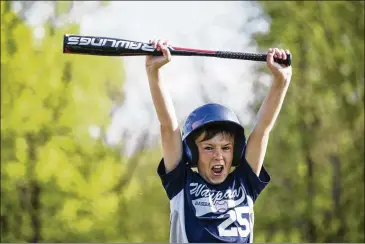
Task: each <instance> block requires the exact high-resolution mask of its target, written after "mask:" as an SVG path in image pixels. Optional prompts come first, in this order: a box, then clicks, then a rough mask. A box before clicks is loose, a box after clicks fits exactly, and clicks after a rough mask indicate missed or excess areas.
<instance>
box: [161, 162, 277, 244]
mask: <svg viewBox="0 0 365 244" xmlns="http://www.w3.org/2000/svg"><path fill="white" fill-rule="evenodd" d="M157 172H158V174H159V176H160V178H161V181H162V185H163V187H164V188H165V191H166V193H167V196H168V198H169V199H170V243H194V242H195V243H198V242H210V243H212V242H241V243H252V242H253V225H254V211H253V204H254V202H255V200H256V198H257V197H258V195H259V194H260V192H261V191H262V190H263V189H264V188H265V187H266V185H267V184H268V183H269V182H270V176H269V174H268V172H267V171H266V169H265V168H264V167H262V169H261V172H260V175H259V177H257V175H256V174H255V173H254V172H253V171H252V169H251V167H250V166H249V165H248V163H247V161H246V160H244V159H242V162H241V164H240V165H239V166H238V167H236V168H235V169H234V170H233V171H232V172H231V173H230V174H229V175H228V176H227V178H226V179H225V181H224V182H222V183H221V184H218V185H213V184H209V183H207V182H206V181H205V180H204V179H203V178H202V177H201V176H200V175H199V174H198V173H197V172H194V171H193V170H192V169H191V168H190V167H188V166H187V165H186V164H185V163H184V162H183V161H182V162H180V163H179V164H178V166H177V167H176V168H175V169H174V170H173V171H171V172H169V173H167V174H166V170H165V165H164V162H163V159H162V160H161V162H160V164H159V166H158V169H157Z"/></svg>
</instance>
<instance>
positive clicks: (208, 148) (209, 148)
mask: <svg viewBox="0 0 365 244" xmlns="http://www.w3.org/2000/svg"><path fill="white" fill-rule="evenodd" d="M204 149H205V150H213V147H204Z"/></svg>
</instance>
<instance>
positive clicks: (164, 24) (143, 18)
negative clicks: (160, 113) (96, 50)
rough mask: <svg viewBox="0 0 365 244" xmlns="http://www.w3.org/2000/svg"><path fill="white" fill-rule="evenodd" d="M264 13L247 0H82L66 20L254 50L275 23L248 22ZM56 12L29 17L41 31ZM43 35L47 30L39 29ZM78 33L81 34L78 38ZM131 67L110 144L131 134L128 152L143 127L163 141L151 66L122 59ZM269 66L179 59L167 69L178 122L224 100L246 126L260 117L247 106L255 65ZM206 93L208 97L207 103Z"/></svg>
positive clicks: (185, 43) (139, 37)
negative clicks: (102, 3) (102, 2)
mask: <svg viewBox="0 0 365 244" xmlns="http://www.w3.org/2000/svg"><path fill="white" fill-rule="evenodd" d="M40 12H41V13H42V15H40V14H39V13H40ZM260 12H261V10H260V9H259V8H258V7H257V6H256V5H254V6H252V3H251V2H248V1H241V2H240V1H231V2H229V1H224V2H223V1H211V2H208V1H202V2H199V1H187V2H183V1H158V2H157V1H156V2H153V1H149V2H143V1H134V2H128V1H110V4H109V5H108V6H106V7H103V8H100V7H98V5H97V4H96V3H94V2H87V1H85V2H77V3H76V4H75V6H74V9H73V10H72V11H71V13H70V14H69V15H68V16H67V18H66V19H63V20H62V21H63V23H65V22H77V23H79V24H80V27H81V31H80V33H79V34H81V35H93V36H107V37H116V38H121V39H128V40H136V41H143V42H148V40H150V39H153V38H160V39H166V40H169V42H170V43H171V45H173V46H180V47H190V48H200V49H211V50H222V51H237V52H254V53H257V52H259V53H262V52H263V51H262V50H260V51H258V49H257V47H256V46H255V45H254V44H252V43H251V40H250V34H251V33H253V32H266V31H267V30H268V28H269V24H268V22H267V21H266V20H265V19H258V20H256V21H255V22H248V20H249V19H250V18H253V17H256V16H258V14H260ZM47 14H49V15H50V14H52V7H51V5H50V4H49V2H48V3H47V2H43V3H42V2H40V3H37V7H36V8H34V9H33V11H30V12H29V13H28V19H29V22H30V23H31V24H32V25H34V26H37V25H39V24H40V23H41V22H42V19H45V18H46V17H47ZM35 34H36V35H42V28H36V31H35ZM74 34H75V33H74ZM118 59H120V60H121V61H123V67H122V62H121V68H124V69H125V72H126V80H125V82H124V83H122V81H121V89H123V91H124V93H125V102H124V104H123V105H122V106H120V107H118V108H117V109H116V110H114V112H113V120H112V122H111V124H110V126H109V128H108V131H107V137H106V141H107V142H108V144H110V145H115V144H116V143H117V142H118V141H119V140H120V139H121V138H122V134H123V133H124V132H125V131H128V134H129V135H130V137H129V138H128V142H129V143H128V146H127V148H125V150H126V153H127V154H128V153H131V152H133V150H134V148H135V147H136V144H135V143H136V142H137V138H138V137H139V136H140V135H141V133H142V132H143V130H148V131H149V133H150V137H149V139H150V141H151V145H154V144H155V143H157V142H158V136H159V123H158V119H157V116H156V115H155V110H154V107H153V103H152V99H151V95H150V93H149V86H148V80H147V76H146V72H145V69H144V62H145V57H123V58H117V60H118ZM257 65H265V63H260V64H258V63H256V62H252V61H243V60H229V59H219V58H211V57H176V56H175V57H174V56H173V57H172V60H171V62H170V63H169V64H167V65H166V66H164V67H163V68H162V69H161V74H162V79H163V82H165V83H166V86H167V87H168V89H169V91H170V94H171V97H172V99H173V102H174V106H175V110H176V113H177V117H178V119H179V122H180V123H183V121H184V119H185V118H186V117H187V116H188V114H189V113H190V112H191V111H192V110H193V109H195V108H196V107H198V106H201V105H203V103H205V102H216V103H221V104H223V105H226V106H228V107H230V108H231V109H232V110H233V111H234V112H236V114H237V115H238V117H239V119H240V120H241V122H242V123H243V124H247V123H249V121H250V120H252V119H254V117H253V115H252V113H250V112H249V111H248V107H247V106H248V105H249V103H250V102H252V99H253V98H254V95H255V94H253V91H252V83H253V81H254V79H255V77H254V73H253V68H254V66H257ZM203 94H205V95H208V100H207V101H204V100H203ZM96 126H97V125H94V126H93V125H91V127H90V131H91V134H93V135H95V136H96V135H97V134H98V133H97V127H96Z"/></svg>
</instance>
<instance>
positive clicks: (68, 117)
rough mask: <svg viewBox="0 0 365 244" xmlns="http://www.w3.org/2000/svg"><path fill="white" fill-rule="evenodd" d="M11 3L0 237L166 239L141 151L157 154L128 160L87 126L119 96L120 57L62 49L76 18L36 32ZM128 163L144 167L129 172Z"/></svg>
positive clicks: (152, 173)
mask: <svg viewBox="0 0 365 244" xmlns="http://www.w3.org/2000/svg"><path fill="white" fill-rule="evenodd" d="M9 4H10V3H8V2H1V7H2V8H1V11H2V12H1V22H2V25H1V50H2V53H1V98H2V103H1V135H2V136H1V151H2V153H1V164H2V166H1V179H2V184H1V240H2V242H125V241H136V242H138V241H156V242H158V241H160V242H162V241H167V240H168V216H169V215H168V214H169V213H168V211H169V207H168V201H167V200H166V199H167V197H166V196H165V195H164V192H163V189H162V187H161V184H160V182H159V180H158V178H157V174H156V164H157V163H158V159H156V161H154V162H151V161H149V160H148V159H150V158H151V155H153V158H158V157H160V155H156V152H153V151H145V152H143V153H142V152H141V153H137V154H136V155H135V157H136V158H137V160H135V162H130V161H129V160H128V159H127V158H125V157H124V156H122V155H120V152H119V149H112V148H108V147H107V146H105V145H104V144H103V143H102V142H101V141H100V140H94V139H92V138H91V137H90V135H89V132H88V128H89V126H90V125H95V124H96V125H99V126H101V127H104V126H106V125H107V124H108V123H109V122H110V121H109V110H110V108H111V105H112V102H113V101H112V100H114V101H117V102H120V101H121V100H122V96H121V95H120V93H119V92H116V91H118V90H119V89H120V88H121V85H122V82H123V80H124V72H123V66H122V63H121V62H116V61H119V60H116V59H114V58H110V57H96V56H85V55H66V54H63V53H62V39H63V35H64V34H65V33H78V32H79V30H78V26H67V27H65V28H55V27H53V26H52V25H51V23H46V24H45V26H44V29H45V35H44V38H42V39H40V40H38V39H35V38H34V37H33V32H32V31H33V30H32V29H31V28H30V27H28V26H27V25H26V24H25V23H24V22H23V21H22V20H21V19H19V18H18V16H17V15H16V14H14V13H13V12H12V11H11V9H10V8H9ZM62 4H64V6H61V5H62ZM67 4H68V3H67V2H65V3H60V6H59V7H60V9H59V11H60V13H59V14H61V13H62V12H65V11H67V8H68V6H67ZM146 155H149V156H146ZM133 163H134V164H137V163H138V166H137V168H136V169H135V172H142V174H141V175H140V176H138V177H132V178H131V175H130V174H129V172H130V170H129V169H130V168H131V167H132V165H131V164H133ZM141 165H143V167H142V166H141ZM137 175H138V174H137ZM147 176H148V177H147ZM126 179H129V180H128V181H126V182H125V184H124V185H123V187H122V188H115V186H117V185H119V184H120V182H124V181H125V180H126ZM147 202H148V204H146V203H147Z"/></svg>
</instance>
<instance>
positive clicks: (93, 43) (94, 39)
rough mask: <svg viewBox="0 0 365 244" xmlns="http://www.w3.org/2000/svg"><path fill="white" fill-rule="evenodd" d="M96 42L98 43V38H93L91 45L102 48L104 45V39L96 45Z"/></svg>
mask: <svg viewBox="0 0 365 244" xmlns="http://www.w3.org/2000/svg"><path fill="white" fill-rule="evenodd" d="M95 41H96V38H93V39H92V40H91V45H93V46H101V44H102V43H103V41H104V39H99V43H95Z"/></svg>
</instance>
